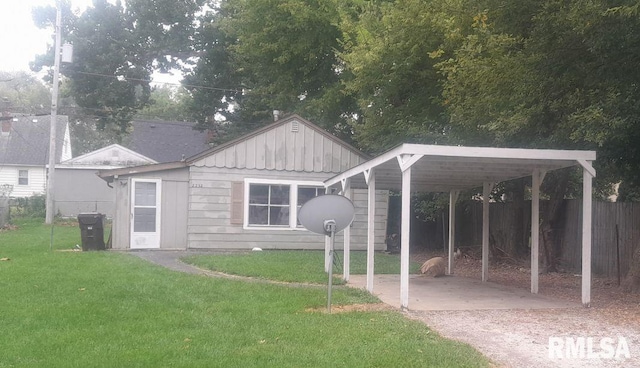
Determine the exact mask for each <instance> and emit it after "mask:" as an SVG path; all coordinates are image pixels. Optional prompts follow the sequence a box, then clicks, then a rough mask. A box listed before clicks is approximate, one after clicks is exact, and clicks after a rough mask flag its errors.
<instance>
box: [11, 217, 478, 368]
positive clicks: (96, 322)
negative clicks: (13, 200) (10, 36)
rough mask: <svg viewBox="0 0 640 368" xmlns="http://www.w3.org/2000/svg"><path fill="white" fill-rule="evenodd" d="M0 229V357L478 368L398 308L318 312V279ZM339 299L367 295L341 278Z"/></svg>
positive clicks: (16, 363)
mask: <svg viewBox="0 0 640 368" xmlns="http://www.w3.org/2000/svg"><path fill="white" fill-rule="evenodd" d="M17 225H18V227H19V228H18V229H17V230H12V231H3V232H0V258H8V259H9V260H5V261H0V294H1V295H2V297H1V298H2V299H1V300H2V302H0V326H2V333H1V334H0V347H1V348H0V367H168V366H172V367H397V366H403V367H485V366H488V364H489V363H488V361H487V360H486V359H485V358H484V357H482V355H480V354H479V353H478V352H476V351H475V350H473V349H472V348H470V347H469V346H467V345H464V344H461V343H458V342H453V341H449V340H446V339H443V338H441V337H439V336H438V335H437V334H436V333H434V332H432V331H430V330H429V329H428V328H426V327H425V326H424V325H423V324H421V323H418V322H415V321H410V320H407V319H406V318H404V317H403V315H402V314H400V313H397V312H351V313H339V314H330V315H329V314H326V313H323V312H319V311H315V312H314V311H311V312H310V311H308V310H309V309H312V310H313V309H315V310H320V311H321V310H323V307H324V306H325V303H326V295H325V294H326V290H324V289H323V288H321V287H300V286H297V287H290V286H284V285H271V284H265V283H254V282H243V281H234V280H227V279H220V278H210V277H205V276H198V275H187V274H181V273H177V272H173V271H170V270H167V269H164V268H162V267H159V266H155V265H153V264H150V263H148V262H146V261H143V260H141V259H139V258H137V257H134V256H131V255H129V254H126V253H119V252H72V251H61V250H68V249H71V248H72V247H73V246H74V245H75V244H78V243H79V242H80V239H79V230H78V228H77V227H75V226H56V227H54V232H53V239H54V251H50V250H49V239H50V237H51V236H50V235H51V227H49V226H44V225H41V224H40V222H39V221H33V220H31V221H19V222H18V223H17ZM333 301H334V303H335V304H349V303H364V302H373V301H375V300H374V299H373V298H372V297H371V296H369V295H368V294H366V293H364V292H361V291H358V290H352V289H348V288H345V287H338V288H336V289H334V293H333Z"/></svg>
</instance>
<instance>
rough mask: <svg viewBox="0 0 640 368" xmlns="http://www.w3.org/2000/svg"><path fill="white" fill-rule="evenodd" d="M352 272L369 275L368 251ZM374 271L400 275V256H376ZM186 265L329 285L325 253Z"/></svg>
mask: <svg viewBox="0 0 640 368" xmlns="http://www.w3.org/2000/svg"><path fill="white" fill-rule="evenodd" d="M350 255H351V257H350V258H351V262H350V272H351V274H352V275H364V274H366V273H367V252H366V251H352V252H350ZM343 257H344V254H343V252H342V251H337V252H336V258H335V262H334V267H333V273H334V275H336V276H335V277H334V280H333V282H334V284H336V285H339V284H344V281H343V280H342V278H341V277H340V274H342V272H343V269H342V267H343V262H342V260H343ZM374 260H375V264H374V270H375V273H376V274H400V255H397V254H394V255H391V254H386V253H376V254H375V257H374ZM183 261H184V262H186V263H190V264H193V265H195V266H198V267H200V268H205V269H209V270H212V271H218V272H224V273H228V274H232V275H241V276H250V277H260V278H266V279H270V280H277V281H285V282H308V283H318V284H320V283H325V284H326V283H327V273H326V272H325V271H324V251H318V250H305V251H298V250H275V251H274V250H272V251H262V252H250V253H238V254H216V255H197V256H189V257H185V258H184V259H183ZM419 270H420V264H418V263H415V262H411V263H410V266H409V272H411V273H417V272H418V271H419Z"/></svg>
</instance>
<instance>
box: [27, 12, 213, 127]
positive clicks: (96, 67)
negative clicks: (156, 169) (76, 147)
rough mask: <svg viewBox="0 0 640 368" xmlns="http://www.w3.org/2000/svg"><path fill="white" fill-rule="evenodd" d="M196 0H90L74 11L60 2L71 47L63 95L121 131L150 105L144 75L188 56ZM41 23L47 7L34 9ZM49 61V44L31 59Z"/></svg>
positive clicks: (46, 20) (48, 15) (49, 15)
mask: <svg viewBox="0 0 640 368" xmlns="http://www.w3.org/2000/svg"><path fill="white" fill-rule="evenodd" d="M201 5H202V4H201V1H198V0H186V1H179V2H175V1H170V0H128V1H127V2H126V5H125V4H123V3H122V2H121V1H116V2H115V3H111V2H108V1H106V0H95V1H94V2H93V6H92V7H89V8H87V10H86V11H84V12H83V13H82V14H80V15H76V14H74V13H72V12H71V10H70V7H69V3H64V5H63V18H64V22H63V23H64V31H63V36H64V40H65V41H67V42H70V43H72V44H73V46H74V62H73V63H72V64H69V65H64V67H63V68H61V72H62V74H63V75H64V76H65V77H66V78H65V79H64V80H65V83H67V84H68V90H69V94H70V95H71V96H72V97H73V99H74V101H75V103H76V104H77V105H78V106H80V107H81V108H83V109H84V110H85V113H86V114H87V115H92V116H94V117H95V118H96V119H97V123H98V126H99V127H100V128H102V127H104V126H106V125H108V124H115V125H116V126H118V127H119V128H120V130H121V131H122V132H124V131H125V130H126V129H127V127H128V125H129V122H130V120H131V118H132V117H133V116H134V115H135V114H136V112H137V111H138V110H140V109H142V108H144V107H145V106H148V105H149V104H150V93H151V87H150V86H149V79H150V76H151V74H152V72H153V71H154V70H161V71H162V70H167V69H168V68H170V67H173V66H176V65H177V62H178V61H179V60H182V59H186V58H187V57H188V56H190V51H191V47H192V46H191V42H190V39H191V29H192V27H193V22H194V14H195V12H196V11H198V10H199V9H200V6H201ZM34 19H35V22H36V24H37V25H40V26H42V27H46V26H52V25H53V24H54V19H55V11H54V10H53V9H52V8H51V7H44V8H37V9H35V10H34ZM52 65H53V49H52V48H51V49H50V50H49V52H48V53H47V54H46V55H41V56H39V57H38V58H37V59H36V61H35V62H34V63H33V64H32V69H34V70H35V71H39V70H41V68H42V67H45V66H46V67H51V66H52Z"/></svg>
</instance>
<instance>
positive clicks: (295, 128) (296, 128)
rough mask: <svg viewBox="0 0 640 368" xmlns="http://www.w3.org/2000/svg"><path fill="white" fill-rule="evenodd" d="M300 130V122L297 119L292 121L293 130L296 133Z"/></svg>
mask: <svg viewBox="0 0 640 368" xmlns="http://www.w3.org/2000/svg"><path fill="white" fill-rule="evenodd" d="M299 130H300V124H298V122H297V121H294V122H292V123H291V131H292V132H294V133H298V131H299Z"/></svg>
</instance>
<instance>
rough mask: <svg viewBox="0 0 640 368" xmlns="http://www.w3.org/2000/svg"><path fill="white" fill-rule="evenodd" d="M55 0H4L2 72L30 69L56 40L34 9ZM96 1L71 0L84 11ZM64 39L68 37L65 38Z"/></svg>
mask: <svg viewBox="0 0 640 368" xmlns="http://www.w3.org/2000/svg"><path fill="white" fill-rule="evenodd" d="M55 3H56V1H55V0H0V50H2V55H3V56H2V57H0V71H6V72H11V71H26V72H30V69H29V63H30V62H31V61H33V60H34V58H35V56H36V55H39V54H43V53H45V52H46V50H47V45H48V44H52V43H53V29H38V28H37V27H36V26H35V25H34V24H33V19H32V17H31V10H32V9H33V8H34V7H38V6H47V5H51V6H54V5H55ZM91 4H92V0H71V8H72V9H74V10H77V11H79V12H82V11H83V10H84V9H86V8H87V6H90V5H91ZM63 42H64V40H63ZM179 79H180V77H179V76H168V75H159V74H154V76H153V80H154V81H155V82H161V83H162V82H169V83H176V82H178V80H179Z"/></svg>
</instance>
